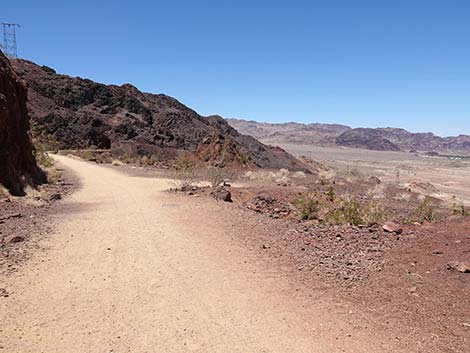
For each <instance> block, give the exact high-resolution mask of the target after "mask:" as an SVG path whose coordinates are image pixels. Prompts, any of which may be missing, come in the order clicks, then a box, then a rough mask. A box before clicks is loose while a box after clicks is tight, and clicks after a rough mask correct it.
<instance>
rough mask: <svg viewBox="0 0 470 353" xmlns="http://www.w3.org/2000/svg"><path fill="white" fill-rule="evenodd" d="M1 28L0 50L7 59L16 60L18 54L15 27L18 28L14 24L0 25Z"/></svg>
mask: <svg viewBox="0 0 470 353" xmlns="http://www.w3.org/2000/svg"><path fill="white" fill-rule="evenodd" d="M1 25H2V27H3V42H2V44H1V49H2V51H3V53H4V54H5V55H6V56H7V57H8V58H9V59H17V58H18V52H17V49H16V27H18V28H19V27H20V25H19V24H16V23H5V22H2V23H1Z"/></svg>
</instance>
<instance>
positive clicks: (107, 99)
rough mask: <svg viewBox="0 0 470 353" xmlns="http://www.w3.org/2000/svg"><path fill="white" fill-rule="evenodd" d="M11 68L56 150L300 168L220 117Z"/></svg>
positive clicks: (29, 66)
mask: <svg viewBox="0 0 470 353" xmlns="http://www.w3.org/2000/svg"><path fill="white" fill-rule="evenodd" d="M14 65H15V70H16V71H17V73H18V74H19V75H20V76H21V77H22V78H23V79H24V80H25V81H26V82H27V83H28V87H29V93H28V94H29V103H28V108H29V110H30V113H31V117H32V119H34V121H35V123H36V125H38V126H39V127H40V128H41V129H42V130H43V132H44V133H45V134H47V135H50V136H52V137H53V138H54V139H55V140H56V141H57V143H58V146H59V148H61V149H83V148H100V149H111V150H112V152H113V154H114V155H118V156H119V155H124V154H125V155H127V156H143V155H159V156H160V157H161V158H162V159H171V158H174V157H175V156H177V155H179V154H181V153H182V152H185V153H193V154H196V155H197V156H199V157H200V158H201V159H203V160H204V161H206V162H211V163H212V162H214V163H217V164H218V165H226V164H227V163H239V162H240V161H242V162H243V163H245V162H248V163H250V164H254V165H256V166H258V167H263V168H265V167H266V168H288V169H291V170H305V169H306V168H305V166H304V165H303V164H301V163H300V162H299V161H298V160H296V159H295V158H294V157H292V156H291V155H289V154H288V153H286V152H285V151H279V150H277V149H273V148H271V147H269V146H266V145H263V144H262V143H260V142H259V141H257V140H255V139H254V138H253V137H250V136H243V135H241V134H239V133H238V132H237V131H236V130H235V129H233V128H232V127H231V126H229V125H228V124H227V122H226V121H225V120H224V119H222V118H221V117H217V116H213V117H209V118H206V117H202V116H200V115H199V114H197V113H196V112H195V111H194V110H192V109H190V108H188V107H186V106H184V105H183V104H181V103H180V102H178V101H177V100H176V99H174V98H171V97H168V96H166V95H163V94H150V93H143V92H140V91H139V90H138V89H137V88H135V87H134V86H132V85H130V84H124V85H122V86H116V85H104V84H100V83H96V82H93V81H91V80H87V79H82V78H79V77H70V76H66V75H59V74H57V73H56V72H55V71H54V70H51V69H49V68H46V67H41V66H38V65H36V64H34V63H32V62H30V61H25V60H17V61H15V64H14Z"/></svg>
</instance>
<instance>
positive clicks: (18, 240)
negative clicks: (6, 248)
mask: <svg viewBox="0 0 470 353" xmlns="http://www.w3.org/2000/svg"><path fill="white" fill-rule="evenodd" d="M22 241H24V238H23V237H22V236H21V235H14V234H13V235H10V236H8V237H6V238H5V240H4V243H5V244H14V243H21V242H22Z"/></svg>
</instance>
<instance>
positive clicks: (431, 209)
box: [416, 196, 437, 223]
mask: <svg viewBox="0 0 470 353" xmlns="http://www.w3.org/2000/svg"><path fill="white" fill-rule="evenodd" d="M416 213H417V217H418V222H420V223H424V222H434V221H435V220H436V218H437V215H436V210H435V206H434V205H433V203H432V200H431V198H430V197H429V196H426V197H425V198H424V200H423V202H421V204H420V205H419V206H418V208H417V210H416Z"/></svg>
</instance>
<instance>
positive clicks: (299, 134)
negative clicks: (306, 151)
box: [227, 119, 351, 145]
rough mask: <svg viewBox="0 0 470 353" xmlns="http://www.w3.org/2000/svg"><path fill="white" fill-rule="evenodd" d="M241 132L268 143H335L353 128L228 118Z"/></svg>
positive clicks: (335, 125) (336, 125)
mask: <svg viewBox="0 0 470 353" xmlns="http://www.w3.org/2000/svg"><path fill="white" fill-rule="evenodd" d="M227 121H228V123H229V124H230V125H231V126H233V127H234V128H235V129H237V130H238V131H239V132H240V133H242V134H246V135H251V136H254V137H256V138H258V139H261V140H263V141H265V142H268V143H271V142H272V143H273V144H276V143H298V144H314V145H333V144H334V143H335V139H336V138H337V137H338V136H339V135H341V134H342V133H343V132H346V131H348V130H350V129H351V128H350V127H348V126H344V125H339V124H318V123H314V124H301V123H294V122H291V123H282V124H270V123H258V122H256V121H252V120H250V121H248V120H242V119H227Z"/></svg>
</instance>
